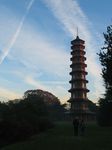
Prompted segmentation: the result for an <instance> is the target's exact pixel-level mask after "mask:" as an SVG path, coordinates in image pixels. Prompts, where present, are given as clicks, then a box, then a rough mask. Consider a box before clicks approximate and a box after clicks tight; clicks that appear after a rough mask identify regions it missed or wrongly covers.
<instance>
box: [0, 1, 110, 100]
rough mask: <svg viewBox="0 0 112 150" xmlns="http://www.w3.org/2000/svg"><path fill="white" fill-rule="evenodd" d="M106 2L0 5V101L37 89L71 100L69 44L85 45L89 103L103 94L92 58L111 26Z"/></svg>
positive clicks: (36, 2)
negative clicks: (108, 27)
mask: <svg viewBox="0 0 112 150" xmlns="http://www.w3.org/2000/svg"><path fill="white" fill-rule="evenodd" d="M111 6H112V1H111V0H103V1H102V0H99V1H98V0H91V1H90V0H19V1H17V0H0V100H1V101H7V100H13V99H17V98H21V97H22V96H23V94H24V92H25V91H26V90H29V89H42V90H45V91H49V92H51V93H52V94H54V95H55V96H57V97H58V98H59V99H60V101H61V102H62V103H64V102H67V100H68V99H69V98H70V93H69V92H68V90H69V89H70V84H69V80H70V79H71V77H70V75H69V72H70V71H71V69H70V64H71V62H70V57H71V55H70V51H71V49H70V47H71V44H70V42H71V41H72V40H73V39H75V38H76V30H77V27H78V31H79V33H78V34H79V37H80V38H81V39H83V40H85V46H86V48H85V51H86V57H87V61H86V63H87V68H86V70H87V71H88V75H87V79H88V81H89V83H88V84H87V87H88V89H89V90H90V92H89V93H88V98H89V99H90V100H91V101H93V102H95V103H97V101H98V99H99V97H101V96H102V95H103V94H104V90H105V89H104V83H103V80H102V78H101V66H100V62H99V59H98V55H97V53H98V52H99V51H100V49H101V47H103V44H104V38H103V32H106V27H107V26H108V25H110V24H111V23H112V16H111V14H112V13H111V11H112V10H111Z"/></svg>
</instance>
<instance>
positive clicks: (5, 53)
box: [0, 0, 34, 64]
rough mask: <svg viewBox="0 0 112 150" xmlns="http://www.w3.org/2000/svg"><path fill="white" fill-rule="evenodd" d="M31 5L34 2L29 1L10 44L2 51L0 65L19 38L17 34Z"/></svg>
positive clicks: (32, 0)
mask: <svg viewBox="0 0 112 150" xmlns="http://www.w3.org/2000/svg"><path fill="white" fill-rule="evenodd" d="M33 3H34V0H30V2H29V4H28V6H27V8H26V12H25V14H24V15H23V17H22V19H21V21H20V23H19V25H18V27H17V30H16V32H15V34H14V35H13V37H12V39H11V41H10V43H9V44H8V46H7V47H6V48H4V49H3V50H2V54H1V56H0V64H1V63H2V62H3V61H4V59H5V57H7V55H8V53H9V51H10V49H11V48H12V47H13V45H14V44H15V42H16V40H17V38H18V36H19V33H20V31H21V28H22V26H23V23H24V21H25V18H26V17H27V15H28V13H29V11H30V9H31V7H32V5H33Z"/></svg>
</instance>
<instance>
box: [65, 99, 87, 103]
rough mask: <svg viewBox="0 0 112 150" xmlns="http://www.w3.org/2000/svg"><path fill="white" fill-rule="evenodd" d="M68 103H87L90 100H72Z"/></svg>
mask: <svg viewBox="0 0 112 150" xmlns="http://www.w3.org/2000/svg"><path fill="white" fill-rule="evenodd" d="M67 102H70V103H82V102H83V103H87V102H88V99H87V98H70V99H69V100H68V101H67Z"/></svg>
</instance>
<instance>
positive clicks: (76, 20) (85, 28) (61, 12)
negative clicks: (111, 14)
mask: <svg viewBox="0 0 112 150" xmlns="http://www.w3.org/2000/svg"><path fill="white" fill-rule="evenodd" d="M43 1H44V2H45V3H46V5H47V6H48V7H49V8H50V9H51V10H52V12H53V14H54V16H55V17H56V18H57V19H58V21H59V22H60V23H61V24H62V27H64V30H65V31H66V32H68V33H69V34H70V35H71V36H72V37H75V35H76V28H77V27H78V28H79V36H80V37H81V38H83V39H84V40H85V41H86V51H87V64H88V68H87V70H88V72H89V75H90V76H92V79H93V82H94V83H98V84H99V87H100V89H101V91H102V92H103V90H104V89H103V88H102V82H100V80H101V77H100V72H101V69H100V66H99V65H98V63H97V60H96V51H97V49H98V47H97V40H95V38H97V37H94V36H93V35H92V34H93V33H92V31H91V30H90V29H91V22H90V21H89V20H88V18H87V17H86V15H85V14H84V12H83V11H82V9H81V7H80V6H79V4H78V2H77V1H76V0H74V1H73V0H69V1H68V0H64V1H63V0H56V1H54V0H43ZM90 82H91V81H90ZM90 84H91V83H90ZM95 85H96V84H95ZM95 85H94V86H93V91H91V92H94V93H97V94H96V98H98V97H99V94H100V93H99V94H98V92H96V91H97V90H98V89H97V86H95ZM101 91H100V92H101Z"/></svg>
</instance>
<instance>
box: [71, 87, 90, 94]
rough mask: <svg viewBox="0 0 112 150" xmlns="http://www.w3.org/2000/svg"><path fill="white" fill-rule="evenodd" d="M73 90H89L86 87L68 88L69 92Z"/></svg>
mask: <svg viewBox="0 0 112 150" xmlns="http://www.w3.org/2000/svg"><path fill="white" fill-rule="evenodd" d="M74 91H85V92H89V90H88V89H86V88H82V87H81V88H78V87H77V88H71V89H70V90H69V92H71V93H72V92H74Z"/></svg>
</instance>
